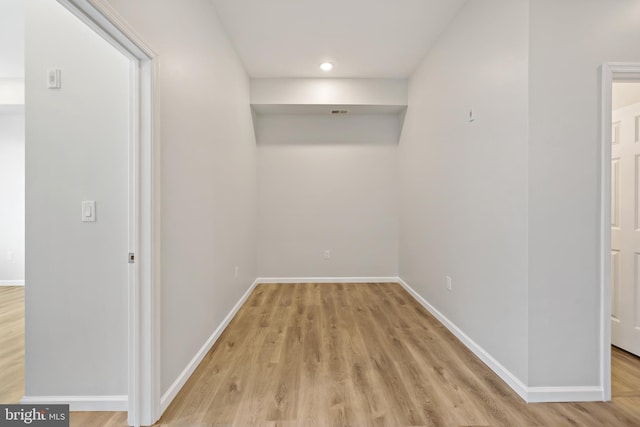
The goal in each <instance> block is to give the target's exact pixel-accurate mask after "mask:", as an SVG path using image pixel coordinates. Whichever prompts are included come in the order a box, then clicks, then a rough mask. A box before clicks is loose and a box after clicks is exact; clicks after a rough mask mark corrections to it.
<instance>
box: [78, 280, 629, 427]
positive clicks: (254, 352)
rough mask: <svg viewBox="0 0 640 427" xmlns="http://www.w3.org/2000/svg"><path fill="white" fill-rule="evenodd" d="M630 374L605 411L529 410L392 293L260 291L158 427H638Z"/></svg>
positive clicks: (363, 287) (619, 358)
mask: <svg viewBox="0 0 640 427" xmlns="http://www.w3.org/2000/svg"><path fill="white" fill-rule="evenodd" d="M637 362H638V361H637V360H635V359H634V358H633V357H632V356H629V355H625V354H624V353H622V352H619V351H615V350H614V362H613V371H614V374H613V381H614V398H613V401H612V402H609V403H602V402H593V403H569V404H526V403H524V402H523V401H522V400H521V399H520V398H519V397H518V396H517V395H516V394H515V393H514V392H513V391H512V390H511V389H510V388H509V387H508V386H507V385H506V384H504V383H503V382H502V381H501V380H500V379H499V378H498V377H497V376H496V375H495V374H494V373H493V372H491V371H490V370H489V368H487V367H486V366H485V365H484V364H483V363H482V362H480V360H479V359H477V358H476V357H475V356H474V355H473V354H472V353H471V352H470V351H469V350H468V349H467V348H466V347H464V346H463V345H462V344H461V343H460V342H459V341H458V340H457V339H456V338H455V337H454V336H453V335H452V334H451V333H450V332H449V331H448V330H447V329H446V328H444V326H442V325H441V324H440V323H439V322H438V321H437V320H435V319H434V318H433V317H432V316H431V315H430V314H429V313H428V312H426V311H425V310H424V309H423V308H422V307H421V306H420V305H419V304H418V303H417V302H416V301H415V300H414V299H413V298H411V296H409V295H408V294H407V293H406V292H405V291H404V289H402V288H401V287H400V286H399V285H397V284H391V283H389V284H287V285H259V286H258V287H257V288H256V289H255V291H254V292H253V293H252V295H251V296H250V298H249V299H248V301H247V302H246V303H245V304H244V306H243V307H242V308H241V310H240V311H239V313H238V314H237V316H236V317H235V318H234V319H233V321H232V322H231V324H230V325H229V327H228V328H227V330H226V331H225V332H224V333H223V335H222V336H221V337H220V339H219V340H218V342H217V343H216V345H215V346H214V348H213V349H212V350H211V351H210V352H209V354H208V355H207V356H206V358H205V360H204V361H203V362H202V363H201V365H200V366H199V367H198V369H197V370H196V371H195V373H194V375H193V376H192V377H191V379H190V380H189V381H188V382H187V384H186V385H185V387H184V388H183V389H182V391H181V392H180V393H179V395H178V396H177V397H176V399H175V400H174V402H173V403H172V404H171V406H170V407H169V409H168V410H167V412H166V413H165V415H164V416H163V417H162V419H161V420H160V421H159V423H158V424H157V425H158V426H179V427H205V426H206V427H214V426H216V427H222V426H227V427H230V426H239V427H247V426H265V427H267V426H268V427H276V426H281V427H293V426H300V427H303V426H304V427H314V426H317V427H339V426H362V427H364V426H389V427H401V426H434V427H449V426H451V427H454V426H455V427H460V426H505V427H527V426H547V427H563V426H607V427H615V426H621V427H622V426H624V427H626V426H640V393H638V384H639V383H640V364H638V363H637ZM71 420H72V423H71V424H72V425H73V426H83V427H92V426H96V427H97V426H101V427H102V426H108V427H121V426H124V425H125V424H126V415H125V414H124V413H115V414H114V413H111V414H104V413H102V414H101V413H74V414H72V417H71Z"/></svg>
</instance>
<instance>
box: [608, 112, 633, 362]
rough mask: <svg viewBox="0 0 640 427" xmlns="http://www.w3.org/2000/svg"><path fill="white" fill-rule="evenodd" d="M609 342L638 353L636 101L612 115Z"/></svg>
mask: <svg viewBox="0 0 640 427" xmlns="http://www.w3.org/2000/svg"><path fill="white" fill-rule="evenodd" d="M611 343H612V344H613V345H615V346H617V347H620V348H622V349H624V350H626V351H629V352H631V353H634V354H636V355H640V104H634V105H631V106H627V107H624V108H620V109H618V110H615V111H613V114H612V126H611Z"/></svg>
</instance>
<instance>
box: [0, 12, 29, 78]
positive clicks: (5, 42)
mask: <svg viewBox="0 0 640 427" xmlns="http://www.w3.org/2000/svg"><path fill="white" fill-rule="evenodd" d="M3 78H24V0H0V79H3Z"/></svg>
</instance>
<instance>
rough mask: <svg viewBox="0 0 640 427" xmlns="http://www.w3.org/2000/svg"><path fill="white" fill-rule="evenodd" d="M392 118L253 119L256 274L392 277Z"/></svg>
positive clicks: (395, 120)
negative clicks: (255, 138)
mask: <svg viewBox="0 0 640 427" xmlns="http://www.w3.org/2000/svg"><path fill="white" fill-rule="evenodd" d="M400 120H401V118H400V117H399V116H397V115H386V116H385V115H383V116H375V115H354V116H345V117H332V116H329V115H325V116H313V115H290V116H278V115H271V116H270V115H266V116H258V117H257V124H256V129H257V133H258V138H259V139H258V140H259V145H258V178H259V187H258V188H259V192H258V194H259V198H258V212H259V215H258V229H259V243H258V275H259V276H260V277H395V276H397V274H398V266H397V263H398V249H397V248H398V238H397V235H398V224H397V196H396V194H397V169H398V164H397V149H398V146H397V139H398V135H399V130H400V126H401V125H400ZM325 250H329V251H330V256H331V257H330V259H324V258H323V255H324V251H325Z"/></svg>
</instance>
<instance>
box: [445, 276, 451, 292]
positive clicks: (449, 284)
mask: <svg viewBox="0 0 640 427" xmlns="http://www.w3.org/2000/svg"><path fill="white" fill-rule="evenodd" d="M446 279H447V289H448V290H451V289H452V287H451V277H450V276H446Z"/></svg>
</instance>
